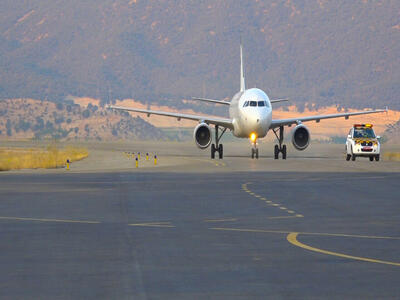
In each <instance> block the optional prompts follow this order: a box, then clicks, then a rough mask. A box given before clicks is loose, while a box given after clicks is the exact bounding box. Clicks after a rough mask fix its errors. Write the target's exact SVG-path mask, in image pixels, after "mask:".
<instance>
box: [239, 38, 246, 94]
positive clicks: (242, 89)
mask: <svg viewBox="0 0 400 300" xmlns="http://www.w3.org/2000/svg"><path fill="white" fill-rule="evenodd" d="M242 48H243V47H242V43H241V42H240V91H241V92H244V90H245V89H246V84H245V81H244V70H243V49H242Z"/></svg>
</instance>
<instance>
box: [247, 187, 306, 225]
mask: <svg viewBox="0 0 400 300" xmlns="http://www.w3.org/2000/svg"><path fill="white" fill-rule="evenodd" d="M249 184H251V182H246V183H243V184H242V190H243V191H245V192H247V193H248V194H249V195H251V196H253V197H255V198H258V199H260V200H262V201H265V202H266V204H268V205H272V206H275V207H277V208H279V209H281V210H286V211H287V212H288V213H289V214H294V213H295V212H294V211H293V210H288V209H287V208H286V207H283V206H280V204H278V203H273V202H272V201H270V200H267V198H265V197H262V196H261V195H258V194H256V193H254V192H252V191H251V190H249V189H248V188H247V185H249ZM295 217H297V218H303V215H300V214H297V215H296V216H295Z"/></svg>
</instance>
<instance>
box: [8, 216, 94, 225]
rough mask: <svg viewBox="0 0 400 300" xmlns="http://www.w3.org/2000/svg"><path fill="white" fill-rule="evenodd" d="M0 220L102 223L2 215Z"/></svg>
mask: <svg viewBox="0 0 400 300" xmlns="http://www.w3.org/2000/svg"><path fill="white" fill-rule="evenodd" d="M0 220H15V221H35V222H59V223H83V224H100V223H101V222H98V221H85V220H63V219H40V218H20V217H0Z"/></svg>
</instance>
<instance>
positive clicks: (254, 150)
mask: <svg viewBox="0 0 400 300" xmlns="http://www.w3.org/2000/svg"><path fill="white" fill-rule="evenodd" d="M251 158H253V159H254V158H256V159H258V148H257V145H256V142H254V144H253V148H251Z"/></svg>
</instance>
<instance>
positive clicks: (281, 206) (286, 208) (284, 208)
mask: <svg viewBox="0 0 400 300" xmlns="http://www.w3.org/2000/svg"><path fill="white" fill-rule="evenodd" d="M279 208H280V209H287V208H286V207H283V206H281V207H279Z"/></svg>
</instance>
